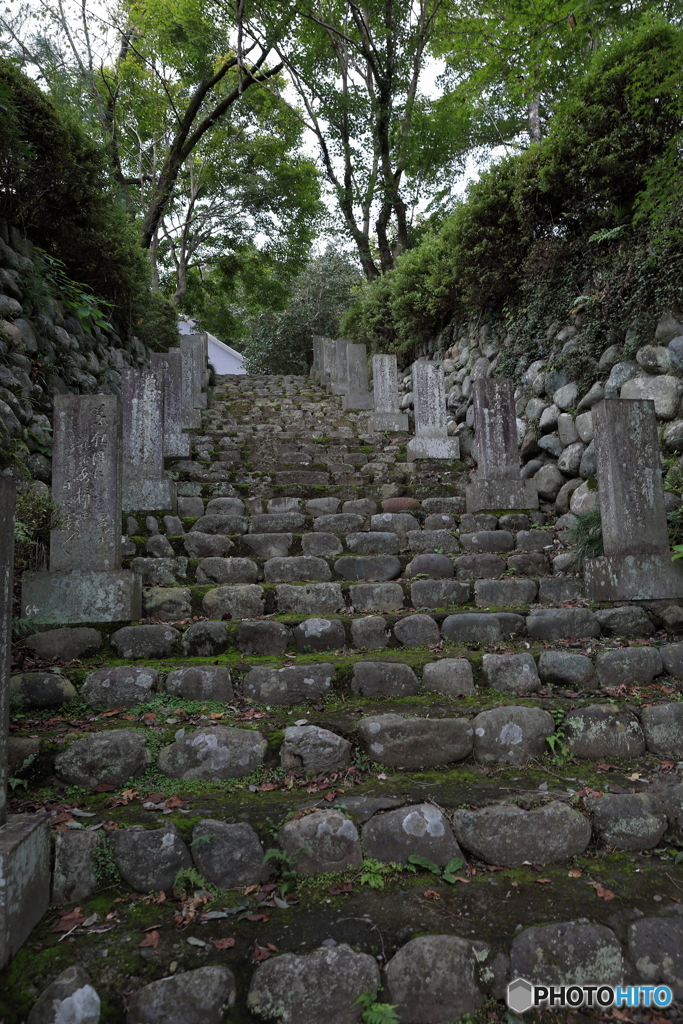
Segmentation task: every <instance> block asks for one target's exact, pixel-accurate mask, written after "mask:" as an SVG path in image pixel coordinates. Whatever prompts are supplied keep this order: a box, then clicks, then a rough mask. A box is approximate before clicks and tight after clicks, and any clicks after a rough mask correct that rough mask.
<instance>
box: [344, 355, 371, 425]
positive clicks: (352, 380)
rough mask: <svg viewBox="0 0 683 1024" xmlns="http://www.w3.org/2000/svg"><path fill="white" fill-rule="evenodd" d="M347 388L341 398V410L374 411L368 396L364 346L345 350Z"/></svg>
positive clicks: (366, 363) (369, 395) (366, 359)
mask: <svg viewBox="0 0 683 1024" xmlns="http://www.w3.org/2000/svg"><path fill="white" fill-rule="evenodd" d="M347 359H348V370H349V387H348V391H347V393H346V394H345V395H344V397H343V398H342V409H344V410H346V409H352V410H357V409H374V407H375V402H374V398H373V396H372V395H371V394H368V350H367V348H366V347H365V345H349V347H348V350H347Z"/></svg>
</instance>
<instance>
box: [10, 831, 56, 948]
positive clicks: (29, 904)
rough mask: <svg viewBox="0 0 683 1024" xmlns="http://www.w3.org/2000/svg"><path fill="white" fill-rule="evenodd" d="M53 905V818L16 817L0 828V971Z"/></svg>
mask: <svg viewBox="0 0 683 1024" xmlns="http://www.w3.org/2000/svg"><path fill="white" fill-rule="evenodd" d="M49 902H50V818H49V816H48V815H47V814H44V813H40V814H13V815H12V816H11V817H10V818H8V820H7V822H6V823H5V824H4V825H3V826H2V827H1V828H0V968H2V967H4V966H5V965H6V964H8V963H9V961H10V960H11V959H12V957H13V956H14V955H15V954H16V953H17V952H18V951H19V950H20V949H21V947H22V946H23V944H24V943H25V942H26V940H27V938H28V937H29V935H30V934H31V932H32V931H33V929H34V928H35V926H36V925H37V924H38V922H39V921H40V919H41V917H42V916H43V914H44V913H45V911H46V910H47V908H48V905H49Z"/></svg>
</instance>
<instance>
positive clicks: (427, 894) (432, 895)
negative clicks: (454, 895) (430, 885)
mask: <svg viewBox="0 0 683 1024" xmlns="http://www.w3.org/2000/svg"><path fill="white" fill-rule="evenodd" d="M422 895H423V896H424V898H425V899H426V900H440V899H441V893H440V892H437V891H436V889H425V891H424V892H423V894H422Z"/></svg>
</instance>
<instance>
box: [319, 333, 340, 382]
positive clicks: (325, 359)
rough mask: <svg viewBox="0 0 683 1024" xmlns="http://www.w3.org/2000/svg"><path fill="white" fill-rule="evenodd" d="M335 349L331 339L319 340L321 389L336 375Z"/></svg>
mask: <svg viewBox="0 0 683 1024" xmlns="http://www.w3.org/2000/svg"><path fill="white" fill-rule="evenodd" d="M336 365H337V348H336V345H335V343H334V341H333V340H332V338H325V337H323V338H321V339H320V383H321V384H322V385H323V387H327V385H328V384H329V383H330V381H331V380H332V377H333V376H334V374H335V373H336Z"/></svg>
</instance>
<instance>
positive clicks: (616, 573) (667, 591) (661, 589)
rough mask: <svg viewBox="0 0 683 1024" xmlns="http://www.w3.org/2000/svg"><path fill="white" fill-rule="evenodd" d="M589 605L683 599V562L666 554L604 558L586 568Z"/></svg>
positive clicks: (585, 564) (587, 560)
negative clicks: (605, 602)
mask: <svg viewBox="0 0 683 1024" xmlns="http://www.w3.org/2000/svg"><path fill="white" fill-rule="evenodd" d="M583 572H584V581H585V585H586V597H587V599H588V600H589V601H653V600H654V601H656V600H661V599H665V598H681V597H683V561H675V562H672V561H671V555H670V554H668V553H666V554H625V555H613V556H607V555H603V556H602V557H601V558H587V559H586V560H585V561H584V564H583Z"/></svg>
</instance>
